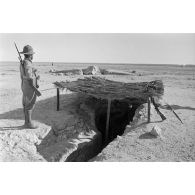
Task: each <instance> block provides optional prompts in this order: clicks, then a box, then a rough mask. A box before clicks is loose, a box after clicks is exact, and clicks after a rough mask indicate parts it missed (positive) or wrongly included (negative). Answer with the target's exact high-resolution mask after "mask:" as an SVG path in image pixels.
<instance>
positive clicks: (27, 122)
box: [24, 110, 38, 129]
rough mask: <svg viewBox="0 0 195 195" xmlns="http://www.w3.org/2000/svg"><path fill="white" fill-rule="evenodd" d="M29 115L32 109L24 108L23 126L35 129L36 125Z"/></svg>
mask: <svg viewBox="0 0 195 195" xmlns="http://www.w3.org/2000/svg"><path fill="white" fill-rule="evenodd" d="M31 116H32V110H25V124H24V125H25V128H27V129H36V128H38V126H37V125H35V124H34V123H33V122H32V119H31Z"/></svg>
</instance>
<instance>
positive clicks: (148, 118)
mask: <svg viewBox="0 0 195 195" xmlns="http://www.w3.org/2000/svg"><path fill="white" fill-rule="evenodd" d="M148 123H150V97H148Z"/></svg>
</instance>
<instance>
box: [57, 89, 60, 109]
mask: <svg viewBox="0 0 195 195" xmlns="http://www.w3.org/2000/svg"><path fill="white" fill-rule="evenodd" d="M59 110H60V90H59V88H57V111H59Z"/></svg>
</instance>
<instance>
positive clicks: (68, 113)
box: [0, 63, 195, 161]
mask: <svg viewBox="0 0 195 195" xmlns="http://www.w3.org/2000/svg"><path fill="white" fill-rule="evenodd" d="M71 66H72V67H71ZM82 66H84V65H82ZM86 67H87V65H86ZM105 67H107V68H112V69H120V70H122V71H129V72H130V73H131V72H132V71H135V72H134V73H131V74H130V75H123V76H122V75H108V76H105V75H104V77H105V78H107V79H113V80H117V81H124V82H135V81H151V80H155V79H162V80H163V82H164V84H165V95H164V97H163V101H162V102H168V103H169V104H170V105H172V107H173V108H174V109H175V111H176V112H177V114H178V115H179V116H180V117H181V119H182V121H183V122H184V124H181V122H180V121H178V120H177V119H176V117H175V116H174V115H173V113H172V112H171V111H170V110H167V109H165V108H164V109H161V111H162V112H163V113H164V114H165V116H166V117H167V120H165V121H163V122H161V120H160V117H159V116H158V115H157V114H153V115H152V119H151V123H150V124H146V123H144V122H143V124H140V125H138V126H136V127H134V128H133V129H132V128H131V127H130V126H127V128H126V131H125V133H124V135H123V136H120V137H118V138H117V139H115V140H114V141H113V142H111V143H110V144H109V145H108V146H107V147H106V148H105V149H104V150H103V151H102V152H101V153H100V154H99V155H98V156H97V157H95V158H93V159H92V160H91V161H195V120H194V119H195V73H194V69H193V68H183V67H179V66H178V67H166V66H165V67H163V66H160V67H156V66H154V67H153V66H148V67H147V66H127V65H122V66H119V65H113V66H106V65H104V66H103V68H105ZM37 68H38V70H40V75H41V80H40V90H43V89H47V88H53V85H52V82H55V81H62V80H67V81H72V80H76V79H77V78H83V76H82V75H81V76H79V75H77V76H64V75H55V74H51V73H49V69H50V68H51V67H50V66H49V65H48V64H47V63H45V64H41V65H40V66H37ZM62 68H63V65H59V66H57V65H56V67H55V69H59V70H60V69H62ZM66 68H67V69H70V68H73V65H69V67H67V66H66ZM74 68H75V66H74ZM76 68H80V66H79V65H78V67H76ZM20 84H21V81H20V76H19V68H18V64H16V63H13V64H9V63H7V64H6V63H1V66H0V103H1V107H0V161H52V159H53V158H55V159H54V160H55V161H56V158H57V157H56V154H55V148H50V149H48V148H47V151H46V150H44V149H43V150H41V149H39V148H38V147H37V146H38V145H40V144H41V143H42V142H43V140H45V138H46V137H49V136H48V135H50V134H51V132H52V127H54V126H55V127H56V128H57V129H63V128H64V127H65V126H67V124H68V126H69V127H70V126H74V125H75V124H77V123H79V120H80V119H79V116H78V114H77V113H75V106H76V105H75V102H72V100H73V99H74V96H75V94H73V93H71V92H67V91H63V92H61V94H62V95H61V110H60V111H59V112H57V111H56V90H55V89H52V90H48V91H45V92H43V95H42V96H41V97H40V98H38V101H37V104H36V106H35V109H34V113H33V119H34V121H35V122H36V123H37V124H38V125H39V128H38V129H36V130H29V129H23V128H22V125H23V123H24V120H23V112H22V93H21V89H20ZM163 104H164V103H163ZM75 121H76V122H75ZM154 125H158V126H159V127H160V128H161V129H162V137H163V138H162V137H157V138H151V137H150V136H147V135H148V134H147V133H148V132H149V131H151V130H152V128H153V126H154ZM84 131H85V129H82V128H81V127H80V126H78V127H77V129H75V128H73V129H72V130H71V129H69V130H67V131H66V133H65V134H64V138H63V139H62V140H57V139H56V140H49V141H47V143H46V144H48V143H50V144H51V143H53V144H54V143H55V144H56V143H58V142H59V143H60V144H57V145H56V147H61V148H62V150H65V151H66V150H68V149H69V148H73V149H74V148H75V145H74V144H72V142H70V141H69V140H72V139H74V138H77V137H78V135H79V133H82V132H84ZM49 138H52V136H51V137H49ZM58 149H59V148H58Z"/></svg>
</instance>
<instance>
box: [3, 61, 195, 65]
mask: <svg viewBox="0 0 195 195" xmlns="http://www.w3.org/2000/svg"><path fill="white" fill-rule="evenodd" d="M0 62H19V61H12V60H11V61H8V60H5V61H4V60H3V61H0ZM33 62H35V63H39V62H41V63H65V64H116V65H119V64H120V65H174V66H195V64H189V63H187V64H184V63H180V64H179V63H178V64H176V63H174V64H173V63H132V62H131V63H128V62H125V63H124V62H123V63H120V62H65V61H33Z"/></svg>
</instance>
